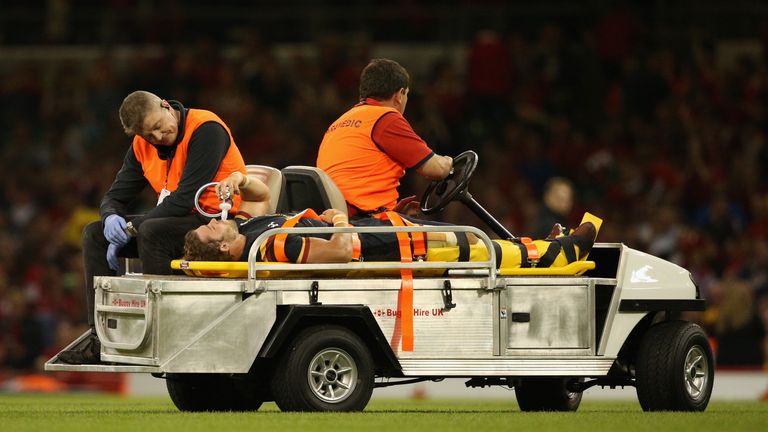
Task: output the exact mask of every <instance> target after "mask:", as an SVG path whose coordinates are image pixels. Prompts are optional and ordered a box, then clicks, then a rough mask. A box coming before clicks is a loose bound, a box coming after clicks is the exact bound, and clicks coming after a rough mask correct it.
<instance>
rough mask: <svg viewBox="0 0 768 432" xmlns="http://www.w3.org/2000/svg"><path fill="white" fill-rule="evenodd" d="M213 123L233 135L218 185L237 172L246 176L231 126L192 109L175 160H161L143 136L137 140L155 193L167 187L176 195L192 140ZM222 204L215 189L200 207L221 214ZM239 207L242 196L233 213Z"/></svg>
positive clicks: (135, 149) (136, 146) (137, 152)
mask: <svg viewBox="0 0 768 432" xmlns="http://www.w3.org/2000/svg"><path fill="white" fill-rule="evenodd" d="M210 121H213V122H216V123H218V124H220V125H221V126H222V127H224V129H225V130H226V131H227V134H229V149H228V150H227V153H226V154H225V155H224V159H223V160H222V161H221V164H220V165H219V170H218V171H217V172H216V175H215V176H214V178H213V180H212V181H216V182H218V181H221V180H224V179H225V178H226V177H227V176H228V175H230V174H231V173H233V172H234V171H240V172H241V173H243V174H245V172H246V171H245V162H244V161H243V156H242V155H240V150H239V149H238V148H237V145H236V144H235V139H234V138H232V132H230V130H229V128H228V127H227V125H226V124H224V121H223V120H222V119H220V118H219V116H217V115H216V114H214V113H212V112H210V111H206V110H199V109H190V110H189V111H188V112H187V118H186V123H185V124H184V136H183V137H182V139H181V142H180V143H179V145H178V146H177V147H176V153H175V154H174V156H173V159H170V160H162V159H160V157H159V156H158V155H157V150H156V149H155V147H154V146H152V144H150V143H149V142H147V141H146V140H145V139H144V138H142V137H140V136H139V135H136V136H135V137H134V138H133V153H134V154H135V155H136V159H138V161H139V163H140V164H141V168H142V169H143V170H144V177H146V178H147V180H148V181H149V184H150V185H151V186H152V189H154V190H155V193H157V194H158V196H159V195H160V191H161V190H162V189H163V187H165V189H166V190H168V191H169V192H173V191H175V190H176V189H177V188H178V187H179V180H180V179H181V174H182V172H184V166H185V165H186V164H187V150H188V147H189V140H190V138H191V137H192V134H193V133H194V132H195V131H196V130H197V128H198V127H200V125H202V124H203V123H207V122H210ZM168 162H170V164H171V166H170V169H169V168H168ZM220 203H221V201H220V200H219V198H218V197H217V196H216V194H215V193H213V189H212V188H211V191H210V192H209V193H204V194H202V195H201V197H200V207H202V208H203V210H205V211H206V212H209V213H218V212H219V211H220V209H219V204H220ZM239 205H240V195H235V196H234V199H233V202H232V210H231V212H236V211H237V208H238V206H239Z"/></svg>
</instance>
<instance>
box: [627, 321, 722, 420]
mask: <svg viewBox="0 0 768 432" xmlns="http://www.w3.org/2000/svg"><path fill="white" fill-rule="evenodd" d="M714 373H715V363H714V360H713V358H712V350H711V348H710V346H709V341H708V339H707V335H706V334H705V333H704V330H702V329H701V327H699V326H698V325H696V324H693V323H690V322H685V321H667V322H663V323H660V324H656V325H654V326H652V327H651V328H650V329H648V332H647V333H646V334H645V336H643V340H642V342H641V343H640V349H639V351H638V355H637V365H636V378H637V398H638V400H639V401H640V406H642V407H643V410H645V411H666V410H669V411H704V409H706V408H707V404H708V403H709V397H710V396H711V395H712V384H713V383H714Z"/></svg>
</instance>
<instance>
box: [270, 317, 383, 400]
mask: <svg viewBox="0 0 768 432" xmlns="http://www.w3.org/2000/svg"><path fill="white" fill-rule="evenodd" d="M372 363H373V362H372V360H371V355H370V353H369V351H368V348H367V347H366V345H365V344H364V343H363V341H362V340H360V338H359V337H358V336H357V335H356V334H355V333H353V332H352V331H350V330H347V329H345V328H343V327H339V326H317V327H310V328H308V329H306V330H304V331H303V332H301V333H300V334H299V336H298V337H297V338H296V339H295V342H294V343H293V344H292V346H291V347H289V349H288V351H287V352H286V353H285V354H284V355H283V358H282V361H280V362H279V365H278V367H277V371H276V373H275V375H274V377H273V381H272V394H273V395H274V397H275V403H277V406H278V407H280V409H281V410H283V411H361V410H363V409H364V408H365V406H366V405H367V404H368V401H369V400H370V398H371V393H372V392H373V366H372Z"/></svg>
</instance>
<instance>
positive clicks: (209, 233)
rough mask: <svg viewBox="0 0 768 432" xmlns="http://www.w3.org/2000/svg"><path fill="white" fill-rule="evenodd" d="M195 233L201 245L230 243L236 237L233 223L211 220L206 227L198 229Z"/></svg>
mask: <svg viewBox="0 0 768 432" xmlns="http://www.w3.org/2000/svg"><path fill="white" fill-rule="evenodd" d="M195 232H197V236H198V237H199V238H200V241H201V242H203V243H223V242H231V241H233V240H234V239H235V238H236V237H237V225H235V221H233V220H226V221H222V220H219V219H211V221H210V222H208V225H202V226H200V227H198V228H197V229H196V230H195Z"/></svg>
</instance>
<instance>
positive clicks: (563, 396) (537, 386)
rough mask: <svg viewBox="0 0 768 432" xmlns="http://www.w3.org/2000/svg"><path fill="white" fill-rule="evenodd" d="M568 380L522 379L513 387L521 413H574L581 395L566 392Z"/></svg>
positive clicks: (579, 402)
mask: <svg viewBox="0 0 768 432" xmlns="http://www.w3.org/2000/svg"><path fill="white" fill-rule="evenodd" d="M568 381H569V378H556V377H555V378H545V377H540V378H523V379H522V380H521V381H520V384H519V385H516V386H515V396H516V397H517V404H518V405H519V406H520V410H521V411H576V410H577V409H579V404H581V395H582V394H581V393H576V392H572V391H570V390H568V387H567V384H568Z"/></svg>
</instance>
